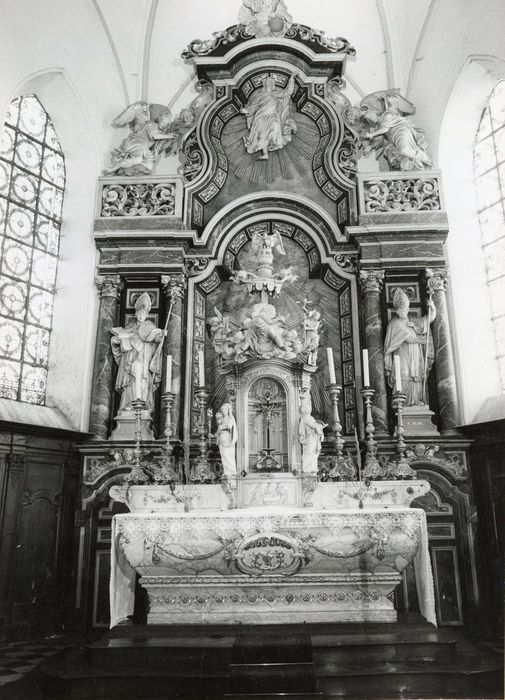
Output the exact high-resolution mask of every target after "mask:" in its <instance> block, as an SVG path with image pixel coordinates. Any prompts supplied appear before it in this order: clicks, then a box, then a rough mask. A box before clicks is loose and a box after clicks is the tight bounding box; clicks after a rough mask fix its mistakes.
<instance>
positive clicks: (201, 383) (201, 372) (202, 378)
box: [198, 350, 205, 388]
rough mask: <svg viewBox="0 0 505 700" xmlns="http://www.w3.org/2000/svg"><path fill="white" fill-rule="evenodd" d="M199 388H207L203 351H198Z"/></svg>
mask: <svg viewBox="0 0 505 700" xmlns="http://www.w3.org/2000/svg"><path fill="white" fill-rule="evenodd" d="M198 386H199V387H200V388H204V387H205V358H204V354H203V350H199V351H198Z"/></svg>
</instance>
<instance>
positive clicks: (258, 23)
mask: <svg viewBox="0 0 505 700" xmlns="http://www.w3.org/2000/svg"><path fill="white" fill-rule="evenodd" d="M238 21H239V24H245V26H246V29H247V31H248V33H249V34H251V35H252V36H256V37H267V36H284V34H285V33H286V32H287V30H288V29H289V28H290V27H291V24H292V22H293V18H292V17H291V15H290V14H289V12H288V10H287V7H286V4H285V3H284V0H242V7H241V8H240V12H239V16H238Z"/></svg>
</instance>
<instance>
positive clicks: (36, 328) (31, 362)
mask: <svg viewBox="0 0 505 700" xmlns="http://www.w3.org/2000/svg"><path fill="white" fill-rule="evenodd" d="M64 186H65V163H64V159H63V154H62V152H61V147H60V144H59V142H58V138H57V136H56V133H55V131H54V128H53V125H52V124H51V120H50V119H49V115H48V114H47V112H46V111H45V109H44V108H43V107H42V105H41V104H40V102H39V100H38V99H37V98H36V97H35V95H26V96H23V97H17V98H16V99H15V100H13V101H12V102H11V103H10V105H9V109H8V111H7V118H6V121H5V125H4V130H3V134H2V139H1V141H0V396H1V397H3V398H8V399H14V400H17V401H26V402H29V403H36V404H43V403H44V402H45V396H46V380H47V364H48V356H49V339H50V335H51V321H52V314H53V302H54V294H55V284H56V268H57V265H58V251H59V239H60V226H61V209H62V205H63V189H64Z"/></svg>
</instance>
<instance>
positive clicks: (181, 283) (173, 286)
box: [161, 272, 188, 301]
mask: <svg viewBox="0 0 505 700" xmlns="http://www.w3.org/2000/svg"><path fill="white" fill-rule="evenodd" d="M187 285H188V282H187V277H186V275H185V273H184V272H172V273H170V274H167V275H161V288H162V289H163V294H164V295H165V297H166V298H167V299H170V301H175V299H176V298H179V299H181V298H182V297H183V296H184V292H185V291H186V287H187Z"/></svg>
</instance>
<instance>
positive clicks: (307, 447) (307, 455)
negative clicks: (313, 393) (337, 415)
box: [298, 402, 327, 474]
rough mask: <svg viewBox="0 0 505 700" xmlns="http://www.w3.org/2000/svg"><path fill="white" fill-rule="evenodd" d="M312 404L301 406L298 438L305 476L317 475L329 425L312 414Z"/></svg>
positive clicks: (305, 403) (306, 403)
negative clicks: (322, 444)
mask: <svg viewBox="0 0 505 700" xmlns="http://www.w3.org/2000/svg"><path fill="white" fill-rule="evenodd" d="M310 410H311V409H310V404H309V403H308V402H304V403H302V405H301V406H300V423H299V426H298V437H299V439H300V444H301V446H302V471H303V473H304V474H317V460H318V457H319V453H320V452H321V443H322V442H323V440H324V432H323V431H324V428H326V426H327V423H322V422H321V421H319V420H316V419H315V418H314V416H312V415H311V413H310Z"/></svg>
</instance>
